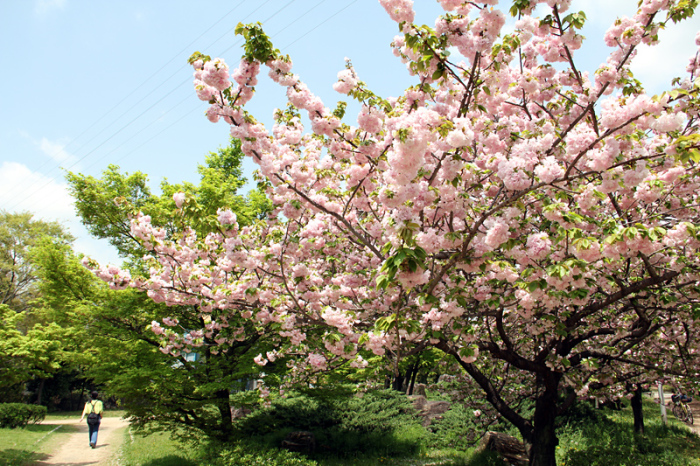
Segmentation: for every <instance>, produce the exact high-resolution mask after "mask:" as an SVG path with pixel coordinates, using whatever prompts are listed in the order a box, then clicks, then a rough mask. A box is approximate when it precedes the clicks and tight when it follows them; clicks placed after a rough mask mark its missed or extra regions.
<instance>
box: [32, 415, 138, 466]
mask: <svg viewBox="0 0 700 466" xmlns="http://www.w3.org/2000/svg"><path fill="white" fill-rule="evenodd" d="M42 424H55V425H57V424H68V425H73V426H76V427H77V428H78V432H76V433H74V434H72V435H71V436H70V439H69V440H68V441H67V442H66V443H64V444H63V445H61V447H60V448H59V449H58V450H56V452H55V453H53V454H52V455H51V456H50V457H49V458H47V459H46V460H44V461H39V462H38V463H36V464H37V465H54V466H87V465H108V464H110V459H111V458H112V457H114V455H115V454H116V453H117V450H118V449H119V446H120V445H121V443H122V441H123V439H124V435H123V434H124V430H123V429H124V428H125V427H127V426H128V425H129V423H128V422H126V421H125V420H124V419H121V418H117V417H105V418H103V419H102V423H101V424H100V431H99V433H98V435H97V447H96V448H94V449H93V448H90V446H89V445H88V444H89V441H88V426H87V424H86V423H85V421H83V422H81V423H76V422H75V421H44V422H43V423H42Z"/></svg>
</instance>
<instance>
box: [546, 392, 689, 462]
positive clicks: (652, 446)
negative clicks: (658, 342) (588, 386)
mask: <svg viewBox="0 0 700 466" xmlns="http://www.w3.org/2000/svg"><path fill="white" fill-rule="evenodd" d="M633 426H634V419H633V416H632V410H631V409H630V408H629V407H628V408H625V409H623V410H621V411H612V410H604V411H594V412H592V413H589V414H588V415H586V416H585V417H579V418H577V419H575V420H572V421H570V422H569V423H568V424H566V425H564V426H563V427H562V428H561V429H560V430H559V442H560V443H559V447H557V464H559V465H562V466H564V465H565V466H597V465H600V466H628V465H638V464H643V465H645V466H700V459H699V458H700V437H698V436H697V435H696V434H695V433H693V432H691V431H690V430H689V429H688V428H687V427H686V426H685V425H683V424H681V423H679V422H678V421H677V420H675V419H674V418H673V416H670V417H669V424H668V425H664V424H663V422H662V420H661V416H660V414H659V405H658V404H656V403H654V402H652V401H649V400H645V401H644V427H645V433H644V434H643V435H640V434H635V433H634V431H633Z"/></svg>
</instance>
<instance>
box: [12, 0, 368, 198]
mask: <svg viewBox="0 0 700 466" xmlns="http://www.w3.org/2000/svg"><path fill="white" fill-rule="evenodd" d="M270 1H271V0H267V1H266V2H264V3H263V4H262V5H260V6H259V7H258V8H256V9H255V10H253V12H251V13H250V14H249V15H248V16H247V17H246V19H247V18H248V17H250V16H251V15H252V14H254V13H255V12H256V11H258V10H259V9H260V8H262V7H263V6H264V5H265V4H267V3H269V2H270ZM295 1H296V0H290V1H289V2H288V3H286V4H285V5H284V6H282V7H281V8H280V9H278V10H277V11H276V12H275V13H273V14H272V15H270V16H269V17H268V18H266V19H265V20H264V21H269V20H270V19H272V18H274V17H275V16H276V15H278V14H279V13H280V12H281V11H282V10H284V9H285V8H287V7H288V6H289V5H291V4H292V3H294V2H295ZM326 1H327V0H321V1H320V2H318V3H316V4H315V5H314V6H313V7H311V8H309V9H308V10H306V11H305V12H304V13H302V14H301V15H299V16H298V17H297V18H295V19H294V20H293V21H291V22H290V23H289V24H287V26H285V27H284V28H282V29H281V30H279V31H277V32H276V33H275V34H273V35H272V36H275V35H278V34H280V33H281V32H283V31H284V30H286V29H288V28H289V27H291V26H293V25H294V24H296V23H297V22H298V21H299V20H300V19H301V18H303V17H304V16H306V15H307V14H308V13H309V12H311V11H312V10H314V9H316V8H317V7H318V6H320V5H321V4H323V3H325V2H326ZM357 1H358V0H353V1H352V2H351V3H349V4H347V5H346V6H345V7H343V8H341V9H340V10H338V11H336V12H335V13H334V14H332V15H331V16H329V17H327V18H326V19H325V20H323V21H322V22H320V23H318V24H317V25H316V26H315V27H314V28H312V29H310V30H308V31H306V32H305V33H304V34H302V35H301V36H299V37H297V38H296V39H295V40H294V41H292V42H291V43H289V44H287V45H286V46H285V48H288V47H291V46H292V45H294V44H296V43H297V42H299V41H300V40H301V39H303V38H304V37H306V36H308V35H309V34H310V33H311V32H313V31H315V30H316V29H318V28H319V27H321V26H322V25H324V24H326V23H327V22H328V21H330V20H331V19H333V18H334V17H336V16H337V15H339V14H340V13H342V12H343V11H344V10H346V9H347V8H349V7H350V6H352V5H353V4H355V3H356V2H357ZM241 3H243V2H240V3H239V4H237V5H236V7H234V9H235V8H237V7H238V6H240V4H241ZM231 11H233V10H231ZM230 13H231V12H229V13H227V15H225V16H228V14H230ZM222 20H223V18H222V19H220V20H219V21H217V23H215V24H214V25H213V26H211V27H210V28H209V29H207V31H205V33H206V32H208V31H209V30H211V29H212V28H213V27H214V26H215V25H216V24H218V23H219V22H221V21H222ZM233 29H235V27H234V28H232V29H230V30H229V31H227V32H226V33H224V34H223V35H222V36H220V37H219V38H218V39H217V40H216V41H215V42H218V40H220V39H221V37H223V36H225V35H226V34H228V33H229V32H230V31H231V30H233ZM205 33H202V34H200V36H198V37H197V39H195V41H193V42H192V43H194V42H196V40H198V39H199V38H201V37H202V36H203V35H204V34H205ZM192 43H191V44H190V45H192ZM239 43H240V41H236V43H234V44H233V45H232V46H230V47H228V48H226V49H225V50H224V51H223V52H221V54H220V55H219V56H221V55H223V54H225V53H226V52H228V51H229V50H230V49H232V48H233V47H235V46H236V45H239ZM188 47H189V46H188ZM180 53H182V52H180ZM173 60H174V58H173V59H171V60H170V61H169V62H168V63H167V64H169V63H170V62H172V61H173ZM167 64H166V65H167ZM166 65H164V66H162V67H161V68H160V69H159V70H158V71H161V70H162V69H163V68H164V67H165V66H166ZM183 67H184V65H183ZM183 67H181V68H183ZM177 72H179V70H178V71H177ZM177 72H176V73H177ZM176 73H174V74H176ZM155 74H157V72H156V73H155ZM155 74H153V75H151V76H150V77H149V78H148V79H147V80H146V81H145V82H147V81H148V80H150V79H151V78H152V77H153V76H155ZM174 74H173V75H174ZM173 75H171V76H170V77H168V78H167V79H166V80H165V81H162V82H167V81H168V80H169V79H170V78H171V77H172V76H173ZM189 79H190V78H187V79H186V80H184V81H183V82H181V83H179V84H178V85H176V87H175V88H173V89H171V91H169V92H168V93H167V94H166V95H165V96H163V97H161V98H160V99H159V100H158V101H156V102H155V103H153V104H152V105H150V106H149V107H148V108H147V109H146V110H144V111H143V112H141V113H140V114H139V115H138V116H136V117H135V118H133V119H132V120H131V121H129V122H128V123H127V124H126V125H123V126H122V127H121V128H120V129H119V130H117V131H116V132H114V133H113V134H112V135H110V136H109V137H108V138H107V139H105V140H104V141H103V142H101V143H100V144H99V145H98V146H96V147H95V148H93V149H92V150H90V151H89V152H88V153H87V154H85V155H83V156H82V157H81V158H80V159H79V160H77V161H76V162H74V163H73V164H71V166H69V167H68V169H70V168H73V167H74V166H75V165H77V164H78V163H79V162H81V161H82V160H84V159H85V158H86V157H88V156H89V155H91V154H93V153H94V152H95V151H97V150H98V149H99V148H100V147H102V146H103V145H104V144H106V143H107V142H108V141H109V140H111V139H112V138H114V137H115V136H116V135H117V134H119V133H121V132H122V131H124V130H125V129H126V128H127V127H129V126H130V125H132V124H133V123H134V122H135V121H136V120H138V119H139V118H141V117H142V116H143V115H144V114H146V113H147V112H148V111H150V110H151V109H152V108H153V107H155V106H156V105H157V104H159V103H160V102H162V101H163V100H164V99H165V98H166V97H168V96H170V95H171V94H172V93H173V92H175V91H176V90H177V89H178V88H179V87H180V86H182V85H183V84H184V83H186V82H187V81H189ZM145 82H144V83H142V85H141V86H139V88H140V87H142V86H143V85H144V84H145ZM136 90H138V88H137V89H136ZM136 90H134V91H132V92H131V93H130V94H129V95H128V96H127V97H126V98H128V97H129V96H131V95H133V94H134V93H135V92H136ZM126 98H124V99H122V100H121V101H120V103H119V104H117V106H118V105H120V104H121V103H122V102H123V101H124V100H125V99H126ZM189 98H190V97H189V96H188V97H186V98H185V99H183V100H181V101H180V102H179V103H178V104H176V105H175V106H173V107H171V108H170V109H169V110H168V111H166V112H165V114H166V115H167V114H168V113H170V112H171V111H172V110H174V109H175V108H176V107H178V106H180V105H181V104H182V103H183V102H184V101H185V100H187V99H189ZM117 106H115V107H114V108H116V107H117ZM197 107H199V104H198V105H197ZM114 108H113V109H114ZM133 108H134V106H132V107H131V108H130V109H129V110H128V111H130V110H131V109H133ZM113 109H112V110H113ZM195 109H196V108H193V109H192V110H189V111H187V112H186V113H185V114H184V115H183V116H181V117H180V118H179V119H177V120H176V121H175V122H173V123H171V124H170V125H168V126H167V127H165V128H163V129H162V130H161V131H159V132H158V133H156V134H154V135H153V136H151V137H150V138H148V139H147V140H146V141H144V142H143V143H141V144H140V145H139V146H137V147H136V148H134V149H132V150H131V151H129V153H128V154H126V155H125V156H123V157H121V158H119V159H118V160H123V159H124V158H125V157H127V156H129V155H131V154H132V153H133V152H135V151H136V150H138V149H140V148H141V147H143V146H144V145H146V144H147V143H149V142H151V141H152V140H153V139H155V138H156V137H157V136H159V135H160V134H162V133H163V132H164V131H166V130H168V129H170V128H171V127H173V126H174V125H176V124H177V123H179V122H180V121H182V120H183V119H184V118H186V117H187V116H189V115H190V114H191V113H192V112H193V111H194V110H195ZM112 110H110V112H111V111H112ZM128 111H127V112H124V113H123V114H122V115H120V117H119V118H121V116H123V115H125V114H126V113H128ZM103 118H104V116H103V117H102V118H101V119H103ZM160 119H162V116H161V117H160V118H158V119H156V120H154V121H152V122H151V123H149V124H148V125H147V126H145V127H144V128H142V129H141V130H139V131H138V132H137V133H136V134H135V136H136V135H138V134H141V133H142V132H144V131H145V130H146V129H147V128H149V127H150V126H152V125H153V124H154V123H155V122H156V121H158V120H160ZM92 126H94V124H93V125H92ZM92 126H91V127H92ZM86 131H87V130H86ZM83 133H84V132H83ZM76 139H77V138H76ZM92 139H94V138H92ZM92 139H91V140H92ZM71 142H72V141H71ZM124 144H126V143H122V144H121V145H119V146H117V147H116V148H114V149H112V150H111V151H110V152H108V153H106V154H104V155H103V156H102V157H100V158H99V159H98V160H96V161H95V163H96V162H97V161H99V160H102V159H104V157H106V156H107V155H109V154H112V153H114V152H115V151H117V150H118V149H120V148H121V147H122V146H123V145H124ZM57 153H58V152H57ZM92 165H94V163H93V164H91V165H89V166H92ZM59 166H60V164H59ZM52 181H55V177H51V178H50V179H49V180H48V181H47V182H46V183H44V185H42V186H41V187H40V188H38V189H37V190H35V191H34V192H32V193H31V194H29V195H28V196H25V197H24V199H25V200H26V199H28V198H31V197H32V196H34V195H35V194H37V193H38V192H39V191H40V190H41V189H43V188H44V187H46V186H47V185H48V184H50V183H51V182H52ZM17 205H19V203H16V204H15V205H14V206H13V208H14V207H16V206H17Z"/></svg>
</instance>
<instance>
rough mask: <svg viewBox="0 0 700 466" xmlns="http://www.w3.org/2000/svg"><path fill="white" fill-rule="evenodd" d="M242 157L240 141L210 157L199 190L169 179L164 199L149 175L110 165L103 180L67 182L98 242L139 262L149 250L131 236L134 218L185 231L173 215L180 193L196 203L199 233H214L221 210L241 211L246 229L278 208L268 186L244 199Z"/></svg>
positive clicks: (72, 176)
mask: <svg viewBox="0 0 700 466" xmlns="http://www.w3.org/2000/svg"><path fill="white" fill-rule="evenodd" d="M242 157H243V155H242V153H241V150H240V142H239V141H238V140H236V139H232V140H231V143H230V145H229V146H227V147H225V148H220V149H219V150H218V151H216V152H210V153H209V154H208V155H207V156H206V159H205V164H204V165H200V166H199V167H198V172H199V174H200V183H199V185H194V184H192V183H188V182H183V183H179V184H170V183H169V182H168V181H167V180H164V181H163V182H162V183H161V185H160V189H161V194H160V195H155V194H153V193H152V192H151V189H150V188H149V186H148V176H147V175H145V174H143V173H141V172H136V173H133V174H122V173H120V171H119V167H117V166H116V165H110V166H109V167H108V168H107V170H105V171H104V172H103V174H102V178H99V179H98V178H95V177H92V176H87V175H82V174H76V173H69V174H68V175H67V180H68V184H69V190H70V192H71V194H72V196H73V197H74V198H75V205H76V209H77V212H78V216H79V217H80V218H81V220H82V222H83V224H84V225H85V226H86V228H87V229H88V231H89V232H90V233H91V234H92V235H93V236H95V237H96V238H104V239H107V240H108V241H109V242H110V243H111V244H112V245H113V246H114V247H116V248H117V250H118V251H119V253H120V255H121V256H123V257H125V258H130V259H132V260H133V259H136V258H139V257H142V256H143V255H144V254H145V251H144V250H143V249H142V248H141V246H140V245H139V243H138V242H137V241H136V239H135V238H134V237H133V236H132V234H131V231H130V216H131V215H132V214H134V212H142V213H143V214H144V215H149V216H151V218H152V219H153V222H154V224H156V225H158V226H161V227H165V228H166V229H167V230H168V231H169V232H170V233H171V234H172V233H174V232H175V231H177V230H178V229H179V228H180V227H182V222H181V219H179V218H177V216H175V215H174V214H173V211H174V210H175V202H174V201H173V194H175V193H177V192H183V193H185V194H186V195H187V196H188V197H189V198H190V199H193V200H194V201H195V202H194V203H191V204H190V208H191V209H193V210H194V211H193V212H192V213H193V214H196V215H195V216H193V217H191V218H190V222H189V223H188V225H187V226H188V227H191V228H194V229H195V230H197V231H207V232H208V231H209V229H210V228H211V227H210V225H211V224H212V219H214V218H215V217H216V213H217V210H218V209H219V208H221V207H226V208H228V209H231V210H232V211H233V212H235V213H236V215H237V217H238V221H239V223H241V224H248V223H250V222H252V221H253V220H255V219H262V218H264V217H265V215H266V213H267V212H269V211H270V210H271V208H272V207H271V206H272V205H271V202H270V201H269V200H268V199H267V197H266V196H265V194H264V193H263V190H262V189H263V187H262V186H259V187H258V188H257V189H252V190H250V191H249V192H248V193H247V195H246V196H243V195H241V194H238V190H240V189H241V188H242V187H243V186H244V185H245V183H246V179H245V178H243V172H242V168H241V162H242Z"/></svg>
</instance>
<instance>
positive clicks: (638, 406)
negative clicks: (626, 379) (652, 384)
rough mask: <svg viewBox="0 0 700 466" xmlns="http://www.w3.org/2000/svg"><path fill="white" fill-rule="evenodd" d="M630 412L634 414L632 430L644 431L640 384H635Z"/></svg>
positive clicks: (639, 432) (640, 432)
mask: <svg viewBox="0 0 700 466" xmlns="http://www.w3.org/2000/svg"><path fill="white" fill-rule="evenodd" d="M632 414H633V415H634V432H635V433H637V434H643V433H644V411H643V410H642V386H641V385H640V384H636V385H635V387H634V395H633V396H632Z"/></svg>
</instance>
